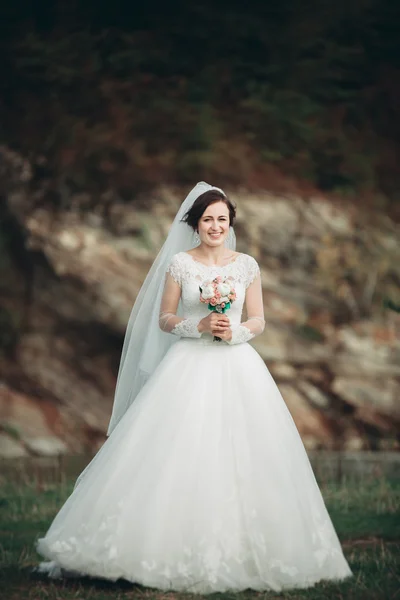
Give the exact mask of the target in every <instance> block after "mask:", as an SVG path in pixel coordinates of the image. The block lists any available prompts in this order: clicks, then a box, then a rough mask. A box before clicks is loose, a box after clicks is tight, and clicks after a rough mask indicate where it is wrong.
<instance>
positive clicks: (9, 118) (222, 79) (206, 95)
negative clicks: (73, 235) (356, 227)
mask: <svg viewBox="0 0 400 600" xmlns="http://www.w3.org/2000/svg"><path fill="white" fill-rule="evenodd" d="M0 11H1V14H0V20H1V23H2V26H1V27H2V30H1V31H0V34H1V39H2V42H1V52H2V56H3V64H2V70H1V73H0V86H1V97H2V101H1V104H2V105H0V108H1V109H2V112H3V115H5V116H6V119H4V120H3V123H2V125H1V129H0V137H1V138H2V140H3V141H6V142H7V143H10V144H12V145H13V146H14V147H16V148H19V149H21V150H22V151H23V152H24V153H26V154H28V155H31V156H34V157H36V156H37V155H43V156H44V157H45V159H46V161H47V162H46V164H47V167H46V168H47V169H48V170H49V172H50V174H51V177H52V178H56V180H57V181H58V189H61V190H63V189H64V190H72V191H75V190H80V189H83V188H88V187H91V188H92V189H94V190H98V191H99V192H100V191H104V189H108V188H110V187H111V188H112V189H113V190H114V192H115V193H116V194H117V195H118V196H119V197H120V198H126V199H129V198H131V197H132V195H134V194H135V191H137V190H138V189H141V187H143V185H148V184H150V185H152V184H154V183H157V182H158V181H177V180H179V181H185V180H190V181H192V180H193V179H195V180H199V179H200V178H202V177H210V178H211V177H212V178H216V179H215V180H218V181H219V182H220V183H223V182H230V183H239V182H243V183H245V184H246V183H247V180H250V179H253V180H257V178H256V177H255V175H256V174H257V177H258V180H259V181H260V182H261V183H262V182H263V178H262V174H263V173H265V172H266V167H267V165H271V164H272V165H275V166H276V167H277V168H279V170H280V171H282V172H284V173H285V174H287V175H291V176H296V177H298V178H301V179H308V180H310V181H311V182H312V183H313V184H315V185H317V186H318V187H320V188H322V189H325V190H336V191H339V192H341V193H353V192H354V191H372V192H376V191H377V190H380V191H381V192H383V193H384V194H385V195H386V196H387V197H389V198H390V199H391V200H392V201H395V200H396V199H398V195H397V194H398V191H397V190H398V187H399V186H398V183H399V175H398V172H397V164H398V163H399V158H400V152H399V139H400V119H399V106H400V102H399V100H400V77H399V74H400V47H399V46H400V45H399V42H398V23H399V17H400V11H399V4H398V2H397V1H396V0H354V1H353V2H348V1H346V2H345V1H343V0H339V1H336V2H332V1H331V0H282V1H281V2H278V3H268V2H264V3H261V2H256V1H255V0H250V1H248V2H246V3H242V2H238V1H237V0H236V1H235V0H230V1H229V2H228V1H225V0H223V1H220V2H211V0H202V1H200V2H196V3H188V2H178V1H172V2H168V3H161V2H153V3H147V4H146V3H138V4H133V3H132V2H129V3H128V2H123V1H122V0H119V1H118V0H117V1H114V2H112V3H107V4H100V3H99V2H93V1H86V2H80V1H79V0H73V1H72V0H70V1H67V0H58V2H57V1H50V0H47V1H42V2H37V3H31V2H28V0H16V1H15V2H14V3H12V4H9V3H7V4H6V3H5V4H4V5H3V6H2V7H1V9H0ZM41 164H43V159H41ZM260 174H261V175H260ZM264 183H265V181H264Z"/></svg>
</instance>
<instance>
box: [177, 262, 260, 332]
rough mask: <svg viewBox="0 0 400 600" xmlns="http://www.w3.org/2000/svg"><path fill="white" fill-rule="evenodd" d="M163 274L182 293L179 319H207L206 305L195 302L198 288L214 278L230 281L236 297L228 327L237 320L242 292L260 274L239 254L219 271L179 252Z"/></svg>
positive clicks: (239, 313) (229, 313) (216, 267)
mask: <svg viewBox="0 0 400 600" xmlns="http://www.w3.org/2000/svg"><path fill="white" fill-rule="evenodd" d="M167 272H168V273H170V274H171V275H172V277H173V278H174V279H175V281H176V282H177V283H178V284H179V286H180V287H181V289H182V297H181V300H182V308H183V316H184V317H195V318H197V317H199V318H200V319H202V318H203V317H207V315H209V313H210V311H209V309H208V308H207V305H206V304H202V303H201V302H200V300H199V286H200V285H201V284H202V283H204V282H205V281H211V280H212V279H214V278H215V277H217V276H218V275H221V276H222V277H224V278H229V279H231V280H232V281H233V282H234V286H235V289H236V295H237V297H236V300H235V302H233V303H232V305H231V308H230V309H229V310H228V311H227V313H226V314H227V315H228V316H229V319H230V321H231V323H232V324H234V323H236V324H237V323H240V320H241V316H242V311H243V304H244V300H245V295H246V289H247V288H248V286H249V285H250V284H251V283H252V282H253V281H254V279H255V278H256V277H257V275H259V274H260V268H259V266H258V264H257V262H256V260H255V259H254V258H253V257H252V256H249V255H248V254H239V255H238V256H237V257H236V259H235V260H234V261H233V262H231V263H229V264H227V265H224V266H223V267H220V266H208V265H204V264H203V263H201V262H199V261H197V260H195V259H194V258H193V257H192V256H191V255H190V254H188V253H187V252H179V253H178V254H175V255H174V256H173V257H172V260H171V262H170V264H169V266H168V269H167Z"/></svg>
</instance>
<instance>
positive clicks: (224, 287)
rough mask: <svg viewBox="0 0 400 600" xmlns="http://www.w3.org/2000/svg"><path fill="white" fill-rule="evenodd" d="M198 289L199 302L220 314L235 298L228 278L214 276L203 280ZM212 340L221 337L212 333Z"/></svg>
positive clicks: (219, 339)
mask: <svg viewBox="0 0 400 600" xmlns="http://www.w3.org/2000/svg"><path fill="white" fill-rule="evenodd" d="M199 290H200V302H203V303H204V304H208V309H209V310H212V311H214V312H218V313H220V314H223V313H225V312H226V311H227V310H228V309H229V308H230V307H231V304H232V302H234V301H235V300H236V292H235V288H234V287H233V282H232V280H231V279H229V278H225V279H222V277H221V276H218V277H216V278H215V279H213V280H212V281H204V282H203V283H202V284H201V286H199ZM214 341H216V342H220V341H221V338H220V337H217V336H216V335H214Z"/></svg>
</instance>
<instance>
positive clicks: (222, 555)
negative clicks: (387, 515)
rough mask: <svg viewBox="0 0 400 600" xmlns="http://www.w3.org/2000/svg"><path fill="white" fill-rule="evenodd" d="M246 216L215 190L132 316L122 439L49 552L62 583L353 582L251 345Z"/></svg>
mask: <svg viewBox="0 0 400 600" xmlns="http://www.w3.org/2000/svg"><path fill="white" fill-rule="evenodd" d="M234 219H235V207H234V206H233V204H232V203H231V202H230V201H229V199H228V198H227V197H226V195H225V194H224V192H223V191H222V190H220V189H219V188H215V187H213V186H210V185H208V184H206V183H204V182H201V183H199V184H197V185H196V186H195V187H194V189H193V190H192V191H191V192H190V193H189V195H188V197H187V198H186V200H185V201H184V202H183V204H182V206H181V207H180V209H179V211H178V214H177V215H176V218H175V221H174V223H173V225H172V227H171V230H170V232H169V235H168V237H167V240H166V242H165V244H164V246H163V247H162V249H161V251H160V253H159V254H158V256H157V258H156V260H155V261H154V263H153V266H152V267H151V269H150V272H149V274H148V276H147V278H146V280H145V282H144V284H143V286H142V289H141V291H140V293H139V295H138V298H137V300H136V302H135V305H134V307H133V310H132V315H131V318H130V320H129V323H128V328H127V332H126V336H125V341H124V347H123V351H122V358H121V364H120V370H119V374H118V382H117V388H116V393H115V400H114V407H113V413H112V418H111V421H110V427H109V437H108V439H107V441H106V443H105V444H104V445H103V447H102V448H101V450H100V451H99V452H98V454H97V455H96V456H95V458H94V459H93V460H92V461H91V463H90V464H89V465H88V467H87V468H86V469H85V470H84V471H83V473H82V474H81V475H80V476H79V478H78V480H77V483H76V485H75V488H74V491H73V493H72V494H71V496H70V497H69V498H68V500H67V501H66V503H65V504H64V506H63V507H62V508H61V510H60V512H59V513H58V515H57V516H56V517H55V519H54V521H53V523H52V525H51V526H50V529H49V530H48V532H47V534H46V535H45V537H43V538H41V539H39V540H38V543H37V549H38V551H39V553H40V554H42V555H43V556H44V557H46V558H47V559H49V561H50V562H45V563H42V564H41V567H40V569H41V570H42V571H43V572H47V573H48V574H49V575H50V576H59V575H62V574H63V573H68V572H72V574H85V575H90V576H95V577H103V578H107V579H110V580H116V579H118V578H124V579H126V580H129V581H131V582H135V583H140V584H143V585H145V586H150V587H155V588H159V589H161V590H181V591H190V592H197V593H201V594H208V593H211V592H222V591H226V590H234V591H238V590H245V589H247V588H251V589H254V590H275V591H280V590H283V589H287V588H301V587H309V586H312V585H314V584H315V583H316V582H318V581H320V580H342V579H344V578H346V577H349V576H351V571H350V568H349V566H348V564H347V562H346V560H345V558H344V556H343V553H342V549H341V546H340V543H339V540H338V538H337V535H336V533H335V530H334V528H333V525H332V522H331V520H330V518H329V515H328V513H327V510H326V507H325V505H324V501H323V499H322V496H321V493H320V490H319V488H318V485H317V483H316V480H315V477H314V474H313V471H312V469H311V466H310V463H309V460H308V457H307V454H306V451H305V449H304V446H303V444H302V441H301V438H300V436H299V434H298V431H297V429H296V427H295V424H294V422H293V420H292V418H291V416H290V413H289V411H288V409H287V408H286V405H285V402H284V400H283V399H282V396H281V395H280V393H279V390H278V388H277V386H276V384H275V382H274V381H273V379H272V377H271V375H270V373H269V371H268V369H267V367H266V366H265V364H264V362H263V360H262V359H261V357H260V356H259V355H258V353H257V352H256V351H255V350H254V348H253V347H252V346H250V345H249V344H248V343H247V342H248V341H249V340H251V339H252V338H254V336H256V335H259V334H260V333H261V332H262V331H263V330H264V315H263V302H262V291H261V278H260V269H259V266H258V264H257V262H256V261H255V259H254V258H252V257H251V256H249V255H247V254H243V253H239V252H236V251H235V245H236V244H235V234H234V231H233V224H234ZM216 278H217V281H216V282H215V283H214V284H213V283H212V282H213V280H215V279H216ZM215 286H217V292H218V290H219V292H218V293H219V297H218V299H217V300H218V302H217V303H216V304H215V293H216V292H215ZM200 290H201V299H200ZM213 290H214V294H213ZM227 294H228V295H227ZM217 295H218V294H217ZM221 301H224V302H225V311H224V312H220V313H219V312H216V311H213V310H209V307H210V308H213V307H216V308H218V307H220V309H221V310H222V309H223V308H224V307H222V304H221ZM228 305H229V306H230V308H229V307H228ZM243 307H245V310H246V320H245V321H243V322H242V321H241V317H242V309H243ZM228 308H229V310H227V309H228ZM215 338H217V339H215ZM218 338H219V339H218Z"/></svg>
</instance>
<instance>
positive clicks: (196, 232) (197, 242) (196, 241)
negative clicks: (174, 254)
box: [194, 231, 200, 246]
mask: <svg viewBox="0 0 400 600" xmlns="http://www.w3.org/2000/svg"><path fill="white" fill-rule="evenodd" d="M194 243H195V244H196V246H198V245H199V244H200V236H199V233H198V231H195V232H194Z"/></svg>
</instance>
